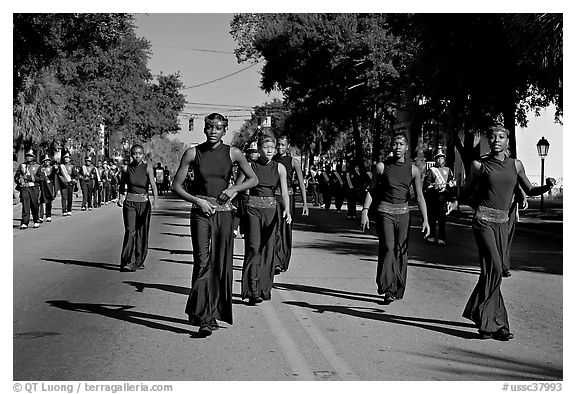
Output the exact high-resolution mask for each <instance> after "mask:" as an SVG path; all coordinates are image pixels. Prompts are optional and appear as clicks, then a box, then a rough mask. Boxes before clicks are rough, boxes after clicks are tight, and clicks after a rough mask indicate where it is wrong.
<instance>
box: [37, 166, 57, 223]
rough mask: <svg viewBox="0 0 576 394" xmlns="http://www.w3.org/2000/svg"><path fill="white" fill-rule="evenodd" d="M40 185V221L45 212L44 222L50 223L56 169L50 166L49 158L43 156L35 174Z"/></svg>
mask: <svg viewBox="0 0 576 394" xmlns="http://www.w3.org/2000/svg"><path fill="white" fill-rule="evenodd" d="M36 178H37V179H38V182H39V185H40V212H39V217H40V221H42V218H43V217H44V210H46V221H47V222H51V221H52V201H54V197H55V196H56V169H55V168H54V166H53V165H52V159H51V158H50V156H48V155H45V156H44V158H43V159H42V167H40V168H39V169H38V172H37V173H36Z"/></svg>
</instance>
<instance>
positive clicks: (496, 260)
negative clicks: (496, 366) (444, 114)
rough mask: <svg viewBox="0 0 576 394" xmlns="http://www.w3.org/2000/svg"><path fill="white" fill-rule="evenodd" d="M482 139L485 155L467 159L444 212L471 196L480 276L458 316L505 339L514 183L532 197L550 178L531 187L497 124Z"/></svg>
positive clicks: (505, 132) (543, 189)
mask: <svg viewBox="0 0 576 394" xmlns="http://www.w3.org/2000/svg"><path fill="white" fill-rule="evenodd" d="M488 139H489V141H490V154H489V155H488V156H487V157H485V158H481V159H480V160H475V161H474V162H473V163H472V166H471V169H470V175H469V176H468V177H467V179H466V185H465V187H464V190H463V191H462V193H461V194H460V196H459V197H458V199H457V200H455V201H453V202H452V203H448V213H450V212H451V211H452V210H453V209H456V208H457V207H458V201H466V200H467V199H468V198H469V197H470V196H474V201H476V204H475V205H476V209H475V212H474V218H473V220H472V231H473V232H474V238H475V240H476V244H477V245H478V250H479V252H480V276H479V278H478V283H477V284H476V287H475V288H474V290H473V291H472V294H471V296H470V298H469V300H468V303H467V304H466V307H465V308H464V313H463V316H464V317H465V318H467V319H470V320H472V321H473V322H474V323H475V324H476V326H477V327H478V331H479V334H480V338H482V339H488V338H493V339H496V340H499V341H508V340H510V339H512V338H514V335H513V334H512V333H511V332H510V325H509V323H508V313H507V311H506V307H505V305H504V298H503V297H502V293H501V291H500V285H501V283H502V265H503V260H504V258H505V255H506V249H507V245H508V236H509V228H508V222H509V216H508V215H509V209H510V204H511V201H512V197H513V194H514V188H515V187H516V185H517V184H519V185H520V187H522V189H523V190H524V191H525V192H526V194H527V195H529V196H537V195H539V194H542V193H545V192H547V191H549V190H550V189H551V187H552V186H553V185H554V180H552V179H550V178H548V179H547V180H546V185H544V186H538V187H533V186H532V185H531V184H530V181H529V180H528V178H527V177H526V174H525V172H524V165H523V164H522V162H521V161H520V160H517V159H513V158H511V157H508V156H507V155H506V153H505V152H506V150H507V149H508V144H509V132H508V130H507V129H506V128H504V127H503V126H501V125H497V126H494V127H492V128H491V129H490V130H489V134H488Z"/></svg>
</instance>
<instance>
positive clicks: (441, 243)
mask: <svg viewBox="0 0 576 394" xmlns="http://www.w3.org/2000/svg"><path fill="white" fill-rule="evenodd" d="M438 245H446V241H444V240H443V239H439V240H438Z"/></svg>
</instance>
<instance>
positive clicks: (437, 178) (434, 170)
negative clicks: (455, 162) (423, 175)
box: [430, 167, 448, 186]
mask: <svg viewBox="0 0 576 394" xmlns="http://www.w3.org/2000/svg"><path fill="white" fill-rule="evenodd" d="M430 170H431V171H432V173H433V174H434V178H435V182H436V184H437V185H439V186H446V183H447V182H448V179H444V175H442V172H441V171H440V170H439V169H438V168H437V167H430Z"/></svg>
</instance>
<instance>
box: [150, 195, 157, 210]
mask: <svg viewBox="0 0 576 394" xmlns="http://www.w3.org/2000/svg"><path fill="white" fill-rule="evenodd" d="M150 203H151V204H152V209H155V208H156V207H157V206H158V205H157V204H156V199H155V198H154V197H152V198H151V200H150Z"/></svg>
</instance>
